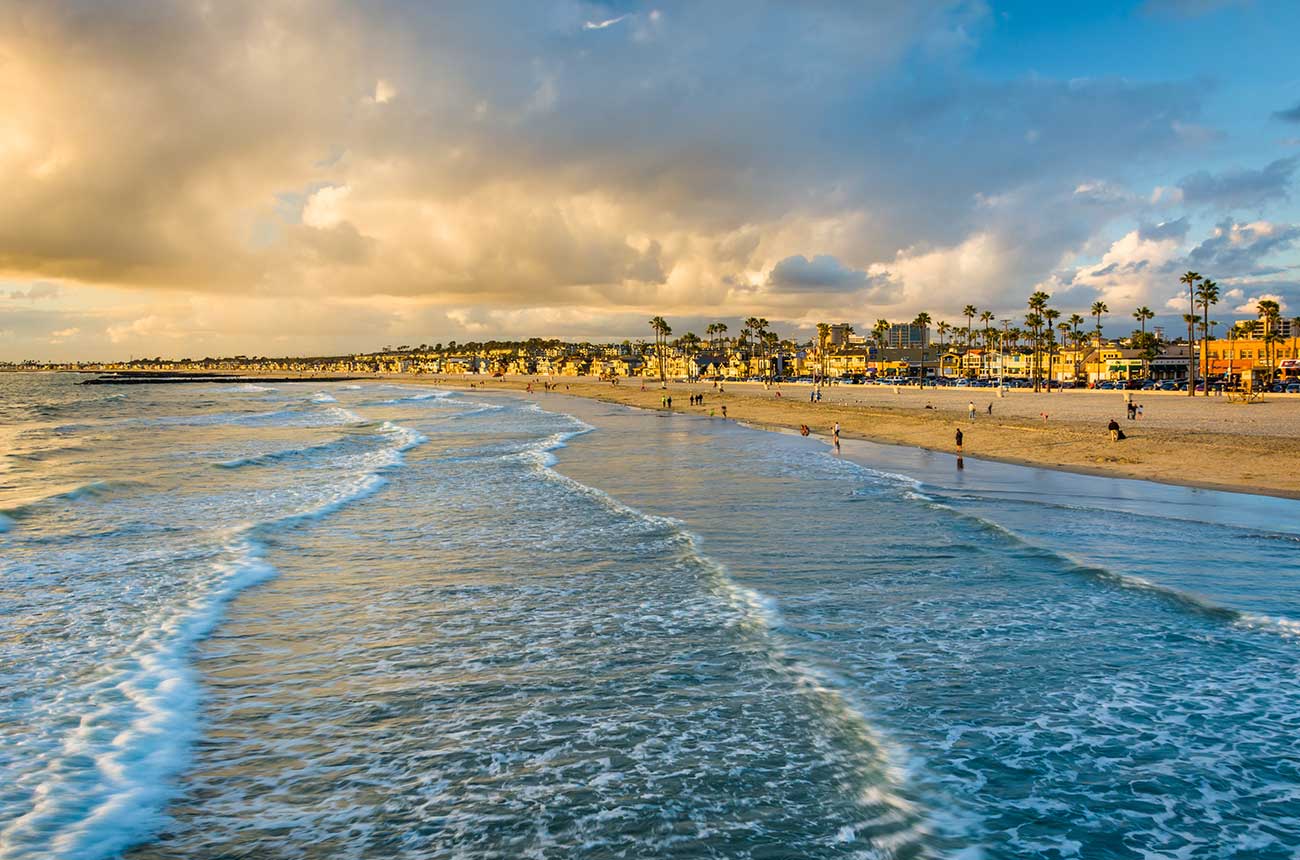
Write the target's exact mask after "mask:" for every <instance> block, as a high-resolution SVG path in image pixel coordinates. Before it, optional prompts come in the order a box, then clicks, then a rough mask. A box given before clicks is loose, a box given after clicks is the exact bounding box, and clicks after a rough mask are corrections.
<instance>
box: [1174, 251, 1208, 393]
mask: <svg viewBox="0 0 1300 860" xmlns="http://www.w3.org/2000/svg"><path fill="white" fill-rule="evenodd" d="M1199 280H1201V276H1200V274H1198V273H1197V272H1184V273H1183V276H1182V277H1181V278H1179V279H1178V282H1179V283H1180V284H1186V285H1187V307H1188V309H1189V313H1186V314H1184V315H1183V319H1184V320H1186V321H1187V396H1188V397H1195V396H1196V323H1195V322H1194V321H1193V320H1192V319H1191V318H1192V317H1195V316H1196V282H1197V281H1199ZM1205 393H1206V394H1209V392H1208V391H1207V392H1205Z"/></svg>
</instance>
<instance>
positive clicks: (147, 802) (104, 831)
mask: <svg viewBox="0 0 1300 860" xmlns="http://www.w3.org/2000/svg"><path fill="white" fill-rule="evenodd" d="M377 435H380V436H382V437H386V440H387V441H388V443H389V444H387V445H384V446H382V447H381V448H380V449H379V450H377V451H372V452H367V453H366V454H364V455H361V456H359V457H356V458H353V459H352V460H351V466H352V470H351V472H350V473H349V474H347V475H345V476H343V477H342V478H341V479H340V480H338V481H337V482H336V483H335V484H334V485H333V487H332V488H331V491H330V492H328V493H326V494H324V495H321V496H317V497H316V498H314V499H312V500H311V502H310V503H309V504H307V505H306V506H305V507H302V508H299V509H296V510H288V511H285V512H283V513H281V514H279V515H276V516H273V517H270V518H268V519H266V520H263V521H260V522H250V523H243V524H240V525H238V526H235V527H233V528H229V529H225V530H223V531H220V532H217V533H215V536H216V537H217V538H218V540H219V542H220V544H221V545H222V549H221V553H220V556H221V560H220V561H218V562H216V563H215V564H214V565H213V575H212V576H211V577H209V578H207V579H205V580H203V584H204V587H203V589H202V591H201V592H200V593H198V594H194V595H192V596H190V597H189V598H188V599H187V600H185V601H184V602H183V603H181V604H180V605H179V606H176V607H174V609H173V611H171V613H170V614H169V615H166V616H165V617H163V618H162V619H161V620H160V621H159V622H158V623H156V624H155V625H154V626H152V627H151V628H149V629H146V630H145V631H143V632H142V633H140V634H139V635H138V636H137V637H136V638H135V640H134V641H133V642H132V645H131V648H130V650H129V652H128V653H127V654H125V655H124V656H122V657H121V658H119V659H118V660H116V661H114V662H113V663H111V664H109V665H107V666H106V667H105V671H104V672H103V673H102V674H101V675H100V676H99V677H98V678H96V679H95V680H94V681H92V682H91V683H90V685H89V689H88V690H87V694H88V695H87V701H86V703H85V711H84V715H83V716H82V718H81V720H80V724H79V725H78V726H76V727H75V728H73V729H71V730H70V731H68V732H67V734H66V735H65V736H64V737H63V740H62V743H61V744H60V745H59V746H58V747H57V749H56V750H55V752H54V753H53V754H51V755H50V756H49V757H48V760H47V761H46V762H45V763H44V766H43V767H42V768H41V769H40V770H39V771H38V772H37V773H36V775H35V780H36V783H37V785H36V787H35V788H34V789H33V791H32V793H33V796H34V797H36V798H39V800H38V802H36V803H34V804H33V806H32V808H31V809H30V810H29V811H27V812H26V813H25V814H24V815H22V816H19V817H18V818H16V819H14V820H13V821H11V822H9V823H7V824H4V825H0V846H3V848H0V857H3V858H6V860H9V858H15V860H16V858H29V857H31V858H35V857H41V858H47V857H48V858H68V860H73V858H75V860H109V858H114V857H118V856H120V855H121V853H122V852H123V851H125V850H127V849H128V848H130V847H131V846H132V845H135V844H138V843H139V842H141V841H143V840H144V839H146V838H148V836H149V835H150V834H151V833H153V832H155V831H156V830H157V829H158V827H159V826H161V823H162V819H161V810H162V809H163V808H164V807H165V805H166V803H167V802H168V801H169V800H170V798H171V796H172V794H173V791H174V785H173V781H174V780H175V778H176V777H177V776H178V775H179V774H180V773H182V772H183V771H184V770H185V768H186V767H187V766H188V764H189V761H190V757H191V753H192V750H193V747H194V744H195V743H196V742H197V740H198V738H199V731H200V722H199V719H198V707H199V695H200V687H199V682H198V677H197V672H196V671H195V669H194V667H193V666H192V664H191V655H192V652H193V649H194V647H195V645H196V644H197V643H198V642H199V641H200V640H201V639H203V638H205V637H206V636H208V635H209V634H210V633H211V632H212V631H213V629H214V628H215V627H216V625H217V623H218V622H219V621H220V619H221V617H222V615H223V613H224V610H225V607H226V605H227V604H228V603H229V602H230V601H231V600H232V599H233V598H234V597H235V596H236V595H237V594H239V593H240V592H241V591H243V590H244V589H246V588H249V587H250V586H252V585H255V584H257V583H260V582H264V581H266V580H268V579H270V578H272V577H273V576H274V575H275V573H276V572H275V570H274V568H273V567H272V566H271V565H270V564H269V563H267V562H266V561H265V560H264V558H263V555H264V549H265V543H264V540H265V538H266V537H267V536H268V535H270V534H272V533H274V532H275V531H276V530H277V529H279V528H284V527H290V526H293V525H294V524H296V523H299V522H301V521H304V520H317V519H320V518H323V517H325V516H327V515H329V514H330V513H332V512H334V511H337V510H339V509H340V508H342V507H344V506H345V505H348V504H350V503H353V502H355V501H358V500H360V499H362V498H365V497H367V496H369V495H371V494H372V493H374V492H375V491H376V490H378V489H379V488H381V487H382V486H384V484H385V483H386V479H385V478H384V476H383V474H382V473H383V472H385V471H387V470H389V469H391V468H392V467H394V466H396V465H399V464H400V463H401V462H402V458H403V454H404V453H405V452H406V451H409V450H410V449H412V448H414V447H415V446H417V445H420V444H422V443H423V442H425V441H427V439H426V438H425V437H424V436H423V434H421V433H419V432H418V431H416V430H414V429H411V428H408V427H404V426H401V425H397V424H393V423H392V422H385V423H384V424H383V425H381V426H380V428H379V433H378V434H377ZM78 490H79V491H80V492H100V491H101V490H97V489H93V488H89V487H87V488H78ZM0 527H3V518H0ZM83 689H84V688H83Z"/></svg>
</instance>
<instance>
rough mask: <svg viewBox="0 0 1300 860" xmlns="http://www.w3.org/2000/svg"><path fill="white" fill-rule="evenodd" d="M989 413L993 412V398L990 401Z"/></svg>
mask: <svg viewBox="0 0 1300 860" xmlns="http://www.w3.org/2000/svg"><path fill="white" fill-rule="evenodd" d="M988 413H989V414H990V415H992V414H993V401H992V400H990V401H989V408H988Z"/></svg>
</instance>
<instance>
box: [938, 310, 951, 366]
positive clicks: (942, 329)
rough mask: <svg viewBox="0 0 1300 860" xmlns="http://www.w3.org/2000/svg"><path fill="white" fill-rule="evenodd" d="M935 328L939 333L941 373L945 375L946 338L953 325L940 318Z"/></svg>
mask: <svg viewBox="0 0 1300 860" xmlns="http://www.w3.org/2000/svg"><path fill="white" fill-rule="evenodd" d="M934 330H935V331H937V332H938V333H939V375H940V376H943V353H944V351H945V348H946V347H945V341H944V339H945V337H946V336H947V334H948V332H950V331H952V326H950V325H948V324H947V323H946V322H944V321H943V320H939V323H938V325H936V326H935V327H934Z"/></svg>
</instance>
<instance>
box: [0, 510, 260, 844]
mask: <svg viewBox="0 0 1300 860" xmlns="http://www.w3.org/2000/svg"><path fill="white" fill-rule="evenodd" d="M249 531H250V528H249V527H247V526H245V527H241V528H239V529H235V530H232V532H231V533H230V535H229V538H228V540H229V544H228V546H227V548H226V549H227V552H226V555H227V556H228V558H227V559H226V560H225V561H223V562H221V563H219V564H217V565H215V566H214V576H213V577H212V579H211V580H210V581H209V588H208V589H207V591H206V592H205V593H203V594H201V595H197V596H195V597H194V598H192V599H191V600H190V601H189V602H188V603H187V604H186V605H185V607H184V608H183V610H182V611H180V612H178V613H176V614H174V615H173V616H171V617H170V618H167V619H166V620H164V621H163V622H162V623H161V624H160V625H159V626H157V627H155V628H153V629H151V630H148V631H146V632H144V633H143V634H142V635H141V636H140V637H139V638H137V639H136V640H135V642H134V643H133V648H132V650H131V652H130V653H128V654H126V655H124V656H123V657H122V658H120V659H118V660H117V661H115V662H114V663H113V664H111V665H110V666H107V667H105V672H104V673H103V674H102V675H101V677H99V678H98V679H97V680H95V681H94V682H93V685H92V689H91V697H90V701H89V702H88V703H87V711H86V713H85V715H84V716H83V717H82V719H81V723H80V725H79V726H78V727H76V728H74V729H72V730H71V731H70V732H68V734H67V735H66V736H65V737H64V740H63V743H62V746H61V749H60V750H59V753H58V754H57V755H53V756H51V757H50V760H49V761H48V763H47V764H46V766H45V769H44V771H43V772H42V773H41V775H40V785H39V787H38V788H37V790H36V793H37V795H38V796H39V797H40V802H39V803H37V804H36V805H34V806H33V808H32V809H31V810H30V811H28V812H27V813H26V814H24V815H22V816H19V817H18V818H16V819H14V820H13V821H11V822H9V823H8V824H7V825H6V826H5V827H4V829H3V830H0V845H3V846H6V850H5V851H4V852H3V853H2V854H0V856H4V857H7V858H9V857H12V858H17V857H50V858H77V860H107V858H111V857H116V856H118V855H120V854H121V853H122V852H123V851H124V850H126V849H127V848H129V847H130V846H132V845H133V844H136V843H137V842H139V841H140V840H141V839H142V838H144V837H145V836H147V835H148V834H149V833H150V832H152V831H153V830H154V829H155V828H156V827H157V826H158V825H159V812H158V810H160V809H161V808H162V807H163V805H164V804H165V802H166V801H167V799H168V797H169V796H170V794H171V791H172V786H171V780H172V779H173V778H174V777H175V776H176V775H177V774H179V773H180V772H181V771H183V770H184V768H185V767H186V765H187V764H188V762H189V756H190V750H191V749H192V747H193V744H194V742H195V741H196V740H197V739H198V732H199V727H198V699H199V692H200V691H199V683H198V678H197V673H196V672H195V671H194V669H193V667H192V666H191V665H190V661H189V657H190V652H191V651H192V649H193V647H194V645H195V644H196V643H197V642H198V641H199V640H201V639H203V638H204V637H206V636H208V635H209V634H210V633H211V632H212V630H213V628H214V627H215V626H216V624H217V621H218V620H219V619H220V617H221V615H222V613H223V611H224V609H225V606H226V604H227V603H229V602H230V600H231V599H232V598H233V597H234V596H235V595H236V594H238V593H239V592H240V591H242V590H244V589H245V588H248V587H249V586H250V585H253V584H255V583H258V582H262V581H264V580H266V579H269V578H270V577H271V576H272V575H273V573H274V571H273V570H272V569H271V567H270V566H269V565H268V564H266V563H265V562H264V561H263V560H262V557H261V555H262V548H261V546H260V544H258V543H257V542H256V541H255V540H254V539H253V538H252V537H251V536H250V534H249ZM87 770H89V771H90V772H91V773H93V774H94V777H93V778H88V776H89V774H87Z"/></svg>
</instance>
